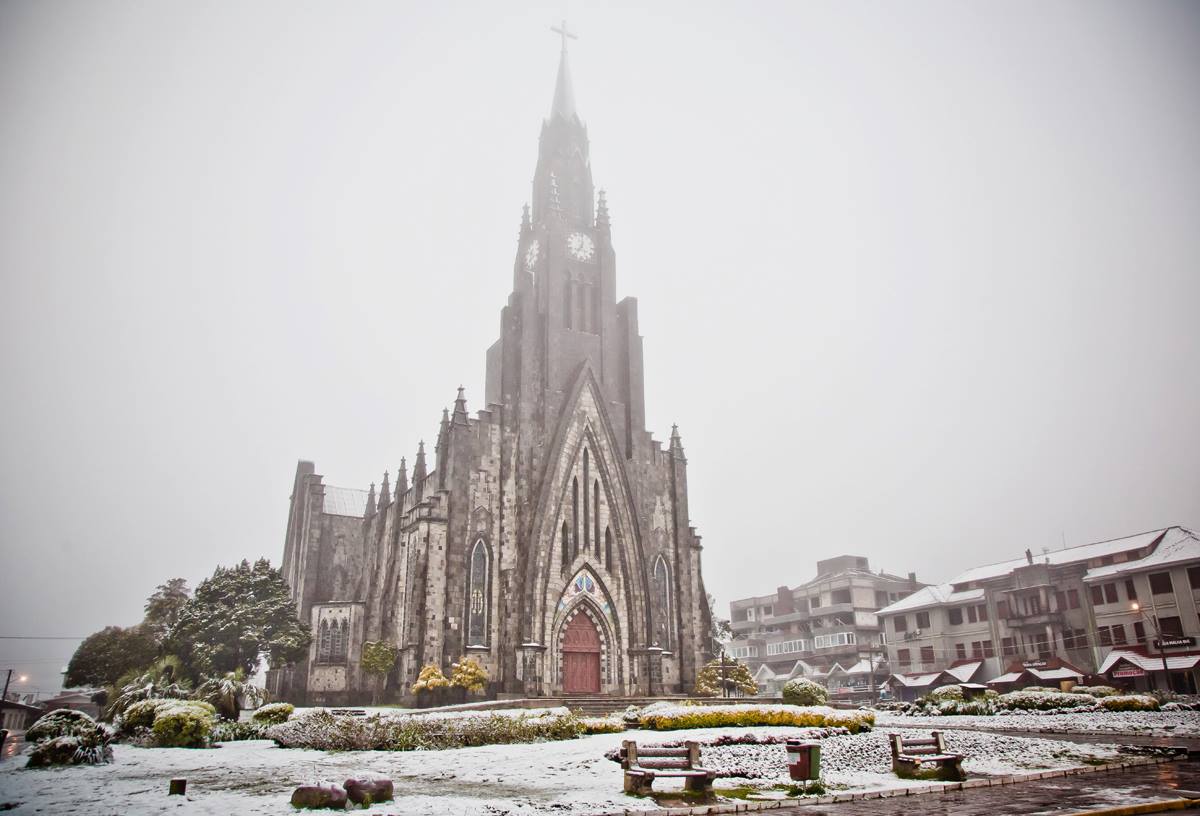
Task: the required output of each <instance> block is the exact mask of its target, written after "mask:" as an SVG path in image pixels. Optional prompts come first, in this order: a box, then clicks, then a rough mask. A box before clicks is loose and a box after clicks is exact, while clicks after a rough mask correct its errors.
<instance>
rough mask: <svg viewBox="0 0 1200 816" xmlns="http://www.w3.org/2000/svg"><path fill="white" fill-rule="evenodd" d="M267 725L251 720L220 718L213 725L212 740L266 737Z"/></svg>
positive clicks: (226, 740) (229, 740) (225, 740)
mask: <svg viewBox="0 0 1200 816" xmlns="http://www.w3.org/2000/svg"><path fill="white" fill-rule="evenodd" d="M269 727H270V726H268V725H266V724H265V723H260V722H254V721H253V720H251V721H249V722H231V721H229V720H221V721H219V722H218V723H217V724H216V725H215V726H214V727H213V732H212V741H213V742H237V741H238V740H257V739H266V738H267V729H268V728H269Z"/></svg>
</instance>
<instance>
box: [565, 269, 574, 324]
mask: <svg viewBox="0 0 1200 816" xmlns="http://www.w3.org/2000/svg"><path fill="white" fill-rule="evenodd" d="M573 287H574V284H573V283H571V282H570V281H567V282H566V283H564V284H563V326H564V327H565V328H568V329H569V328H571V309H572V306H573V304H572V303H571V289H572V288H573Z"/></svg>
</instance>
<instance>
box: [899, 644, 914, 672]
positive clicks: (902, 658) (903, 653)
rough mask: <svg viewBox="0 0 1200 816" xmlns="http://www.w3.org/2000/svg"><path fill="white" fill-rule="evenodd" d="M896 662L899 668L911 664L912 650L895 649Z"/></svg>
mask: <svg viewBox="0 0 1200 816" xmlns="http://www.w3.org/2000/svg"><path fill="white" fill-rule="evenodd" d="M896 662H897V663H899V664H900V668H902V669H903V668H907V667H909V666H911V665H912V651H911V650H909V649H897V650H896Z"/></svg>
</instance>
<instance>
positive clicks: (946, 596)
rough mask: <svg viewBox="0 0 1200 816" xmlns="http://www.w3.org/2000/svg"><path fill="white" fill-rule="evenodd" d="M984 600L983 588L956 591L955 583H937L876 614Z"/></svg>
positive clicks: (890, 613) (889, 613)
mask: <svg viewBox="0 0 1200 816" xmlns="http://www.w3.org/2000/svg"><path fill="white" fill-rule="evenodd" d="M982 600H983V588H982V587H980V588H978V589H967V590H963V591H962V592H955V591H954V585H953V583H949V584H937V585H934V586H927V587H925V588H924V589H919V590H917V591H916V592H914V593H913V594H912V595H909V596H908V597H907V598H901V599H900V600H898V601H896V602H895V603H894V604H892V605H891V606H885V607H884V608H883V609H880V610H879V611H878V612H876V613H875V614H876V615H892V614H896V613H900V612H911V611H913V610H915V609H924V608H925V607H927V606H941V605H942V604H954V603H970V602H972V601H982Z"/></svg>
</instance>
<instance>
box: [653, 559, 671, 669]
mask: <svg viewBox="0 0 1200 816" xmlns="http://www.w3.org/2000/svg"><path fill="white" fill-rule="evenodd" d="M653 582H654V590H653V591H654V596H655V601H657V603H656V606H657V607H658V608H657V609H656V610H655V612H656V613H657V617H658V625H657V626H655V627H654V635H655V638H656V640H657V641H658V645H659V646H661V647H662V648H664V649H669V648H671V570H670V568H668V567H667V560H666V559H665V558H663V557H662V556H661V555H660V556H658V558H657V559H655V561H654V572H653Z"/></svg>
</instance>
